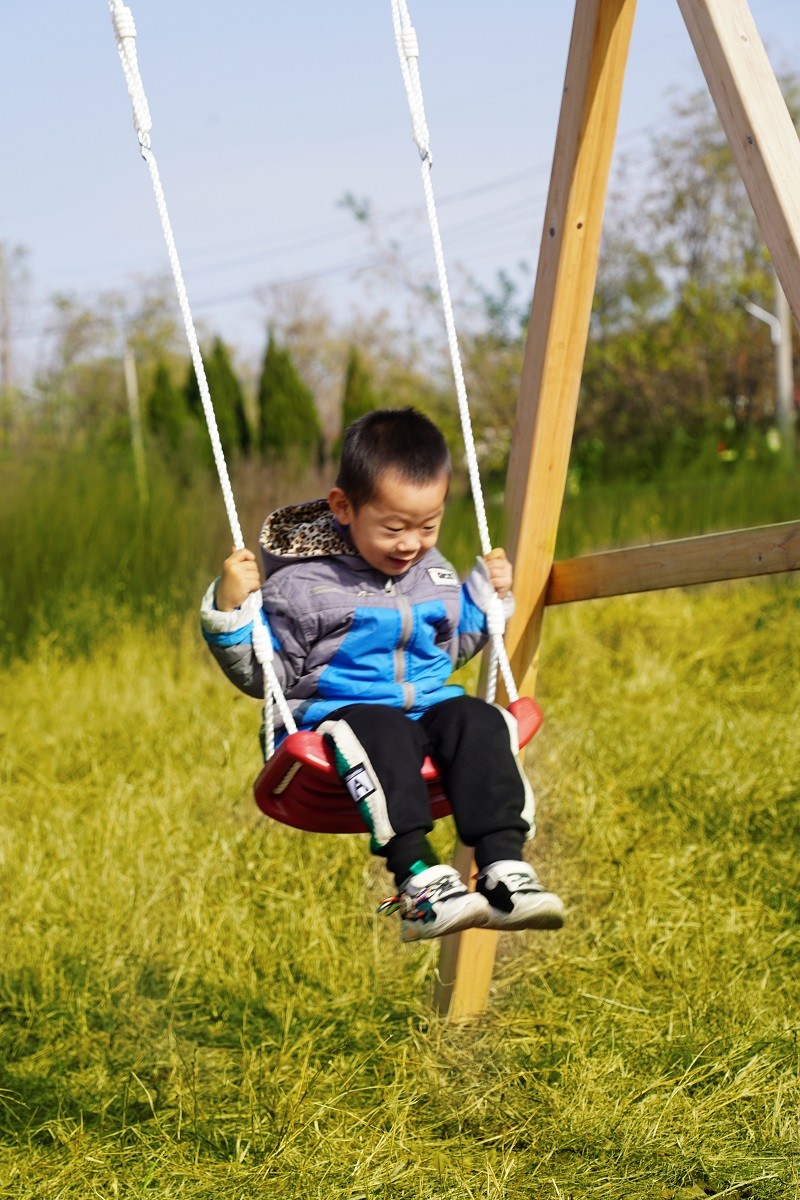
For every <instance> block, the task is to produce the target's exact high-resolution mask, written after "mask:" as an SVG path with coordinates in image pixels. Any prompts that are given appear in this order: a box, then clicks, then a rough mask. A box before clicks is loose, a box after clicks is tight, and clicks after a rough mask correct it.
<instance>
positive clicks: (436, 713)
mask: <svg viewBox="0 0 800 1200" xmlns="http://www.w3.org/2000/svg"><path fill="white" fill-rule="evenodd" d="M449 485H450V456H449V454H448V451H447V446H446V444H445V441H444V438H443V436H442V434H441V432H440V431H439V429H437V427H436V426H435V425H434V424H433V423H432V422H431V421H429V420H428V418H427V417H425V416H423V415H422V414H421V413H419V412H417V411H416V410H414V409H411V408H407V409H383V410H380V411H377V412H372V413H369V414H368V415H367V416H364V417H361V418H360V419H359V420H357V421H355V422H354V423H353V424H352V425H351V426H350V427H349V428H348V429H347V431H346V433H345V437H344V444H343V448H342V457H341V463H340V469H339V474H338V477H337V480H336V485H335V486H334V487H333V488H332V489H331V491H330V492H329V493H328V497H327V499H326V500H317V501H312V502H311V503H309V504H303V505H292V506H289V507H287V508H281V509H278V510H277V512H274V513H272V514H271V515H270V516H269V517H268V518H267V519H266V521H265V523H264V526H263V529H262V531H261V536H260V545H261V551H262V557H263V564H264V573H265V576H266V581H265V582H264V584H263V585H262V584H261V580H260V577H259V572H258V567H257V565H256V558H255V555H254V554H253V553H252V552H251V551H250V550H235V551H234V552H233V553H232V554H231V555H230V557H229V558H227V559H226V560H225V563H224V564H223V568H222V575H221V577H220V578H219V579H218V580H216V581H215V582H214V583H213V584H212V585H211V587H210V588H209V589H208V591H207V593H206V595H205V597H204V600H203V606H202V625H203V631H204V635H205V638H206V640H207V642H208V644H209V646H210V648H211V652H212V653H213V655H214V657H215V658H216V659H217V661H218V662H219V664H220V666H221V667H222V669H223V670H224V671H225V674H226V675H227V676H228V677H229V678H230V679H231V680H232V681H233V682H234V683H235V684H236V685H237V686H238V687H239V688H241V690H242V691H244V692H247V693H248V694H250V695H254V696H262V695H263V678H262V675H263V673H262V670H261V667H260V666H259V664H258V662H257V661H256V659H255V656H254V654H253V646H252V634H251V630H252V626H251V625H250V624H248V619H247V617H246V616H243V615H242V613H241V605H242V604H243V602H244V601H245V599H246V598H247V596H248V595H249V594H250V593H251V592H253V591H255V590H257V589H258V588H259V587H260V588H261V595H262V600H263V610H264V614H265V616H266V618H267V620H268V622H269V627H270V630H271V633H272V645H273V665H274V667H275V671H276V673H277V675H278V678H279V680H280V682H281V686H282V687H283V689H284V692H285V695H286V698H287V700H288V702H289V705H290V707H291V709H292V712H293V715H294V718H295V721H296V722H297V725H298V727H299V728H303V729H318V730H319V731H320V732H321V733H322V734H323V735H324V736H325V737H326V738H327V739H328V740H329V743H330V744H331V745H332V746H333V748H334V752H335V761H336V764H337V770H338V772H339V774H340V776H341V778H342V780H343V783H344V784H345V786H346V787H347V788H348V790H349V792H350V794H351V796H352V797H353V801H354V803H356V804H357V805H358V808H359V812H360V813H361V814H362V816H363V817H364V818H365V820H366V821H367V824H368V825H369V828H370V831H371V834H372V842H371V845H372V850H373V853H376V854H379V855H381V856H382V857H383V858H385V859H386V862H387V866H388V868H389V870H390V871H391V872H392V874H393V875H394V878H395V881H396V883H397V887H398V891H399V895H398V897H397V901H398V906H399V908H400V912H401V931H402V937H403V940H404V941H417V940H419V939H422V938H431V937H440V936H441V935H442V934H446V933H453V932H455V931H456V930H460V929H466V928H469V927H471V926H481V927H484V928H489V929H524V928H539V929H557V928H560V926H561V925H562V924H563V920H564V906H563V904H562V902H561V900H560V899H559V898H558V896H556V895H554V894H553V893H551V892H547V891H545V889H544V888H543V886H542V884H541V883H540V881H539V879H538V877H537V875H536V872H535V871H534V870H533V868H532V867H531V866H529V865H528V863H526V862H524V861H523V858H522V848H523V843H524V841H525V839H526V838H527V837H531V836H532V834H533V828H534V825H533V794H532V792H531V789H530V785H529V784H528V781H527V779H526V777H525V775H524V773H523V772H522V770H521V769H520V766H519V763H518V762H517V757H516V751H517V736H516V723H515V722H514V719H513V717H512V716H511V715H510V714H509V713H508V712H506V711H505V710H503V709H501V708H499V707H498V706H496V705H493V704H487V703H486V702H485V701H483V700H479V699H477V698H476V697H474V696H467V695H465V694H464V693H463V690H462V689H461V688H459V687H455V686H453V685H451V684H448V682H447V680H448V677H449V676H450V674H451V672H452V671H453V669H454V668H455V667H456V666H458V665H460V664H461V663H462V662H465V661H466V660H467V659H468V658H471V657H472V656H473V655H474V654H476V653H477V652H478V650H480V648H481V647H482V646H483V645H484V643H485V641H486V637H487V634H486V615H485V609H486V606H487V604H488V602H489V600H490V599H491V598H492V597H493V595H494V593H495V592H496V593H497V594H498V595H499V596H500V597H501V598H505V603H506V605H507V606H509V605H510V604H511V603H513V602H512V601H511V594H510V588H511V575H512V572H511V564H510V563H509V562H508V559H507V558H506V556H505V554H504V552H503V551H502V550H500V551H493V553H492V555H490V556H489V558H488V560H487V561H486V562H485V563H483V562H482V561H481V562H479V565H478V566H477V567H476V568H475V569H474V570H473V572H472V573H471V574H470V576H469V577H468V579H467V580H466V582H465V583H464V584H463V585H462V584H461V583H460V582H459V579H458V577H457V575H456V573H455V571H454V570H453V568H452V567H451V566H450V564H449V563H448V562H447V561H446V560H445V559H444V558H443V557H442V555H441V554H440V553H439V551H438V550H437V549H436V543H437V540H438V537H439V528H440V525H441V521H442V517H443V515H444V509H445V502H446V500H447V493H448V489H449ZM279 721H280V717H279V715H277V716H276V724H277V723H278V722H279ZM428 754H429V755H430V756H431V758H432V759H433V760H434V761H435V763H436V765H437V767H438V769H439V771H440V775H441V779H442V782H443V785H444V788H445V791H446V793H447V796H448V799H449V801H450V805H451V808H452V810H453V817H454V819H455V824H456V828H457V830H458V833H459V836H460V838H461V840H462V841H463V842H464V843H465V845H467V846H473V847H474V849H475V858H476V862H477V865H478V869H479V874H478V878H477V885H476V890H475V891H474V892H469V891H468V890H467V888H466V887H465V886H464V884H463V883H462V882H461V880H460V878H459V876H458V873H457V872H456V871H455V870H454V869H453V868H452V867H450V866H445V865H442V864H440V863H439V861H438V858H437V856H436V854H435V852H434V851H433V849H432V847H431V846H430V843H429V841H428V838H427V834H428V833H429V832H430V830H431V816H430V804H429V799H428V791H427V787H426V786H425V784H424V783H423V782H422V779H421V776H420V767H421V765H422V762H423V760H424V758H425V756H426V755H428Z"/></svg>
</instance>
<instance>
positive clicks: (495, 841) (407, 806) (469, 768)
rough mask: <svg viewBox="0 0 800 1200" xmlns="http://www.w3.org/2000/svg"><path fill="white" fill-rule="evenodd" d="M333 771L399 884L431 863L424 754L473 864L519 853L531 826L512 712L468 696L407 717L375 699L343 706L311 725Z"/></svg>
mask: <svg viewBox="0 0 800 1200" xmlns="http://www.w3.org/2000/svg"><path fill="white" fill-rule="evenodd" d="M318 728H319V731H320V733H322V734H323V735H324V736H325V737H326V738H327V739H328V742H329V744H330V745H332V746H333V749H334V752H335V756H336V766H337V771H338V774H339V776H340V778H341V779H342V781H343V783H344V784H345V786H346V787H347V789H348V791H349V792H350V795H351V796H352V797H353V801H354V803H355V804H356V805H357V807H358V809H359V812H360V813H361V815H362V817H364V819H365V821H366V823H367V825H368V827H369V829H370V831H371V833H372V850H373V853H375V854H379V855H381V856H382V857H384V858H385V859H386V860H387V866H388V868H389V870H390V871H391V872H392V873H393V875H394V876H395V879H396V881H397V883H398V885H401V884H402V883H403V882H404V881H405V880H406V879H407V878H408V876H409V874H411V870H412V867H416V866H417V864H424V865H426V866H429V865H433V863H435V862H436V861H437V859H436V855H435V853H434V852H433V850H432V849H431V847H430V845H429V843H428V839H427V834H428V833H429V832H430V830H431V828H432V826H433V822H432V820H431V812H430V800H429V797H428V789H427V786H426V785H425V783H424V782H423V780H422V778H421V775H420V768H421V766H422V763H423V761H424V759H425V757H426V755H430V757H431V758H432V759H433V761H434V762H435V763H436V766H437V768H438V770H439V774H440V777H441V780H442V785H443V787H444V791H445V793H446V795H447V798H448V800H449V802H450V806H451V808H452V810H453V818H454V820H455V824H456V829H457V830H458V835H459V837H460V838H461V841H462V842H463V843H464V844H465V845H467V846H474V848H475V858H476V861H477V864H478V867H479V868H480V867H484V866H488V865H489V863H492V862H497V861H498V860H499V859H504V858H521V857H522V845H523V842H524V841H525V838H526V837H529V836H530V835H531V834H532V832H533V794H532V792H531V789H530V785H529V784H528V781H527V779H526V778H525V775H524V774H523V772H522V770H521V768H520V766H519V763H518V761H517V757H516V752H517V743H516V726H515V724H514V718H513V717H512V716H511V715H510V714H509V713H506V712H504V711H503V710H502V709H500V708H498V707H496V706H495V705H493V704H487V703H486V701H484V700H480V699H478V698H477V697H475V696H458V697H456V698H454V699H452V700H445V701H443V703H441V704H436V705H434V706H433V708H430V709H428V711H427V712H425V713H423V715H422V716H421V717H420V719H419V720H412V719H411V718H410V717H407V716H406V715H405V714H404V713H402V712H401V711H400V710H399V709H395V708H390V707H388V706H386V705H383V704H348V705H347V706H346V707H344V708H340V709H337V711H336V712H334V713H332V714H331V716H330V717H328V718H327V719H326V720H325V721H323V722H322V723H321V724H320V725H319V727H318Z"/></svg>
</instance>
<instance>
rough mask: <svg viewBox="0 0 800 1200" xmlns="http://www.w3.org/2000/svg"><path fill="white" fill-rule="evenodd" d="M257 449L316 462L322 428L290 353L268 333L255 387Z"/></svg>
mask: <svg viewBox="0 0 800 1200" xmlns="http://www.w3.org/2000/svg"><path fill="white" fill-rule="evenodd" d="M258 415H259V449H260V450H261V453H262V454H263V455H264V456H265V457H268V458H281V457H283V458H285V457H286V456H289V457H299V456H303V457H304V458H306V459H312V458H313V460H314V461H316V460H317V459H318V458H319V455H320V450H321V446H322V429H321V427H320V421H319V416H318V414H317V409H316V405H315V404H314V397H313V396H312V395H311V392H310V391H309V390H308V388H307V387H306V386H305V384H304V383H303V381H302V380H301V378H300V376H299V375H298V374H297V370H296V368H295V365H294V363H293V362H292V356H291V354H290V353H289V351H288V349H287V348H286V347H285V346H279V345H278V343H277V341H276V339H275V338H274V336H273V335H272V334H270V337H269V341H268V342H267V349H266V352H265V354H264V363H263V367H262V370H261V380H260V382H259V386H258Z"/></svg>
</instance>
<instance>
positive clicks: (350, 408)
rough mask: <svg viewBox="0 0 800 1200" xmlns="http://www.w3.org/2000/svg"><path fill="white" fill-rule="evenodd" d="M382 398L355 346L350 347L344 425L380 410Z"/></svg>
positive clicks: (343, 405)
mask: <svg viewBox="0 0 800 1200" xmlns="http://www.w3.org/2000/svg"><path fill="white" fill-rule="evenodd" d="M380 403H381V401H380V397H379V396H378V394H377V393H376V392H375V390H374V388H373V387H372V382H371V380H370V377H369V372H368V370H367V368H366V367H365V366H364V363H363V361H362V359H361V355H360V354H359V353H358V350H357V348H356V347H355V346H351V347H350V354H349V356H348V359H347V370H346V371H345V377H344V395H343V397H342V424H343V427H344V428H345V429H346V428H347V426H348V425H350V424H352V422H353V421H355V420H357V419H358V417H363V416H364V415H365V414H366V413H369V412H373V411H374V410H375V409H376V408H380Z"/></svg>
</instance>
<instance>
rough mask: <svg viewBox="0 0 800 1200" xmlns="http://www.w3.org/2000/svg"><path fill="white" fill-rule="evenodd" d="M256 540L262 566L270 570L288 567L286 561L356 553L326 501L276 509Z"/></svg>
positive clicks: (313, 501)
mask: <svg viewBox="0 0 800 1200" xmlns="http://www.w3.org/2000/svg"><path fill="white" fill-rule="evenodd" d="M258 541H259V545H260V547H261V551H262V554H263V555H264V560H265V563H266V564H267V565H268V566H271V567H272V568H273V569H275V568H277V567H278V566H285V565H287V564H286V561H285V560H291V561H296V560H297V559H298V558H321V557H323V556H326V555H329V554H353V555H354V554H356V553H357V551H356V550H355V549H354V548H353V546H352V545H351V544H350V542H348V541H347V540H346V538H344V537H343V536H342V534H341V532H340V527H339V525H338V524H337V522H336V520H335V518H334V516H333V513H332V512H331V510H330V508H329V507H328V501H327V500H310V501H308V502H307V503H305V504H288V505H287V506H286V507H285V508H278V509H276V511H275V512H273V513H270V515H269V516H268V517H267V519H266V521H265V522H264V524H263V526H262V527H261V534H260V536H259V539H258ZM276 560H282V561H276Z"/></svg>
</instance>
